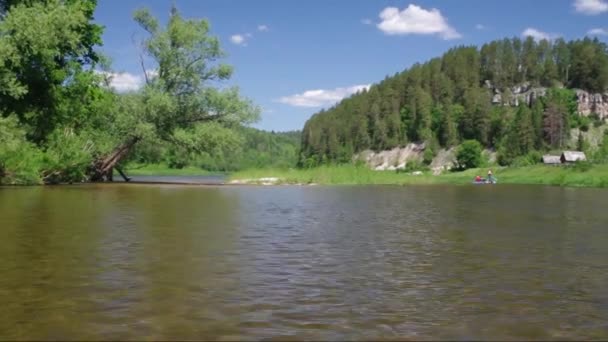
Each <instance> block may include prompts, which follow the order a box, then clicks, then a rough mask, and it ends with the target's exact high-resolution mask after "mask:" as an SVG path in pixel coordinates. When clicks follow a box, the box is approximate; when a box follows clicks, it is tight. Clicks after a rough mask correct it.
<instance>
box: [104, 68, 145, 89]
mask: <svg viewBox="0 0 608 342" xmlns="http://www.w3.org/2000/svg"><path fill="white" fill-rule="evenodd" d="M99 73H100V74H102V75H104V76H105V77H106V78H107V79H108V81H109V84H110V87H111V88H114V90H116V91H117V92H119V93H126V92H130V91H136V90H138V89H139V88H141V86H142V85H143V84H144V82H145V81H144V78H143V77H142V76H140V75H134V74H131V73H128V72H104V71H99Z"/></svg>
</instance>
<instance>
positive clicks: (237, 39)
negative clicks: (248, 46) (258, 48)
mask: <svg viewBox="0 0 608 342" xmlns="http://www.w3.org/2000/svg"><path fill="white" fill-rule="evenodd" d="M230 41H231V42H233V43H234V44H236V45H243V44H245V37H244V36H243V35H242V34H234V35H232V36H230Z"/></svg>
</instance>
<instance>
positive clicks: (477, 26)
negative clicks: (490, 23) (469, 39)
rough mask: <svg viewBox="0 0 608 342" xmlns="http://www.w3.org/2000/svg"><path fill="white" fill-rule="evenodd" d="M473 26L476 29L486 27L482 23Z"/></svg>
mask: <svg viewBox="0 0 608 342" xmlns="http://www.w3.org/2000/svg"><path fill="white" fill-rule="evenodd" d="M475 28H476V29H477V30H485V29H486V27H485V26H484V25H482V24H477V25H475Z"/></svg>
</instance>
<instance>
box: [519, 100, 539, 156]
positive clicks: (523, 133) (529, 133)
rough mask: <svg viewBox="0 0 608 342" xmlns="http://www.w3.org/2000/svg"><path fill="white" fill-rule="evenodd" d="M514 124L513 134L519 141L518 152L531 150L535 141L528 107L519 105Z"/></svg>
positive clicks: (525, 152) (524, 152)
mask: <svg viewBox="0 0 608 342" xmlns="http://www.w3.org/2000/svg"><path fill="white" fill-rule="evenodd" d="M514 126H515V129H516V131H515V132H516V133H515V134H516V135H517V137H518V139H517V140H518V141H519V152H520V153H521V154H527V153H528V152H530V151H533V150H534V145H535V142H536V134H535V132H534V126H533V123H532V116H531V113H530V109H529V108H528V107H527V106H526V105H523V104H522V105H519V108H518V110H517V114H516V116H515V122H514Z"/></svg>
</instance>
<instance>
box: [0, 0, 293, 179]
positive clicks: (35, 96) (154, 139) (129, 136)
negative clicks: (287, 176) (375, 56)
mask: <svg viewBox="0 0 608 342" xmlns="http://www.w3.org/2000/svg"><path fill="white" fill-rule="evenodd" d="M96 5H97V3H96V0H0V183H5V184H6V183H10V184H24V183H26V184H27V183H43V182H44V183H58V182H79V181H86V180H91V181H99V180H107V179H111V178H112V172H113V169H115V168H120V166H121V165H123V164H124V163H125V162H126V161H128V160H131V159H137V160H139V161H144V162H146V161H159V160H161V161H166V162H168V163H172V164H173V165H174V166H176V167H179V166H180V165H183V164H184V163H188V162H192V161H193V160H196V158H197V157H195V156H201V155H202V154H203V152H204V153H208V154H209V153H213V156H210V157H209V156H208V158H207V160H206V163H207V164H210V163H215V167H216V168H229V167H239V165H236V166H235V164H236V162H234V161H233V160H228V161H225V160H224V159H229V158H223V159H222V158H221V157H218V156H221V155H222V153H223V155H234V154H235V151H237V150H238V148H240V147H241V146H243V145H245V146H246V149H247V148H248V149H249V150H254V151H255V152H256V153H257V151H260V152H259V153H258V154H255V153H253V157H256V156H257V157H259V158H264V156H266V157H268V156H267V154H269V153H273V154H274V155H279V156H282V155H283V154H284V155H285V156H286V157H285V158H289V157H290V156H293V162H294V163H295V160H296V159H297V152H296V149H297V148H298V147H297V144H296V143H292V142H293V139H289V138H288V139H287V140H285V138H281V137H277V136H274V135H272V136H268V137H266V136H263V135H264V134H265V133H260V132H258V131H255V130H253V129H246V128H244V126H245V125H247V124H249V123H252V122H254V121H255V120H257V119H258V117H259V109H258V107H257V106H255V105H253V104H252V103H251V101H249V100H248V99H245V98H243V97H242V96H241V95H240V94H239V91H238V89H237V88H220V87H219V86H218V85H219V84H220V83H219V82H221V81H223V80H227V79H229V78H230V76H231V74H232V68H231V67H230V66H228V65H226V64H223V63H222V62H221V60H222V57H224V52H223V51H222V49H221V48H220V43H219V40H218V38H216V37H215V36H213V35H212V34H211V33H210V26H209V23H208V22H207V21H206V20H198V19H197V20H191V19H185V18H183V17H182V16H181V15H180V13H179V12H178V10H177V9H176V8H175V7H173V8H172V9H171V12H170V16H169V19H168V21H167V23H166V25H164V26H163V25H161V23H160V22H159V20H158V19H156V18H155V17H154V16H153V15H152V14H151V13H150V12H149V11H148V10H146V9H140V10H138V11H136V12H135V13H134V16H133V17H134V20H135V21H136V22H137V24H139V26H140V27H141V29H142V30H143V32H144V34H145V38H144V39H143V40H142V41H141V58H140V63H141V66H142V73H144V75H145V85H144V86H143V87H142V88H141V89H140V90H138V91H136V92H130V93H127V94H119V93H116V92H115V91H113V90H112V89H111V88H110V86H109V85H110V83H109V82H110V79H109V77H110V76H111V69H110V63H109V61H108V59H107V58H105V57H104V56H103V55H102V54H101V53H100V52H99V51H100V50H99V48H100V46H101V45H102V38H101V37H102V32H103V27H101V26H100V25H98V24H96V23H94V21H93V14H94V11H95V8H96ZM268 134H270V133H268ZM260 135H262V137H260ZM281 139H282V140H281ZM260 141H262V142H266V144H263V143H259V142H260ZM258 143H259V144H258ZM276 145H281V146H283V145H288V148H287V149H280V148H277V146H276ZM258 146H262V147H260V148H259V149H258ZM265 153H266V154H265ZM281 153H283V154H281ZM268 159H269V160H270V163H272V160H273V159H272V158H270V157H268ZM275 159H276V158H275ZM218 160H220V161H221V162H222V163H223V164H222V165H218V164H220V162H218Z"/></svg>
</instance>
